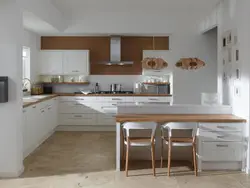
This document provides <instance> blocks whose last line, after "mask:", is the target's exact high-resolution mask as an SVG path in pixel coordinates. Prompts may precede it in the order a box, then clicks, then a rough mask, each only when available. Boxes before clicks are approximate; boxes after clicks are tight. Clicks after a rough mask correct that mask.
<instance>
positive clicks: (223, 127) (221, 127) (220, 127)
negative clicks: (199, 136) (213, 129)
mask: <svg viewBox="0 0 250 188" xmlns="http://www.w3.org/2000/svg"><path fill="white" fill-rule="evenodd" d="M217 128H218V129H226V128H228V127H227V126H220V125H219V126H217Z"/></svg>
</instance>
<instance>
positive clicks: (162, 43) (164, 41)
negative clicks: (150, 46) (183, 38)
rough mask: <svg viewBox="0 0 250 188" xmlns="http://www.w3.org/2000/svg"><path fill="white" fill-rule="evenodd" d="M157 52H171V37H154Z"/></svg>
mask: <svg viewBox="0 0 250 188" xmlns="http://www.w3.org/2000/svg"><path fill="white" fill-rule="evenodd" d="M154 43H155V46H154V47H155V50H169V37H154Z"/></svg>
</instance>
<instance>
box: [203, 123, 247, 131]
mask: <svg viewBox="0 0 250 188" xmlns="http://www.w3.org/2000/svg"><path fill="white" fill-rule="evenodd" d="M199 128H200V129H202V130H206V131H243V130H244V123H200V124H199Z"/></svg>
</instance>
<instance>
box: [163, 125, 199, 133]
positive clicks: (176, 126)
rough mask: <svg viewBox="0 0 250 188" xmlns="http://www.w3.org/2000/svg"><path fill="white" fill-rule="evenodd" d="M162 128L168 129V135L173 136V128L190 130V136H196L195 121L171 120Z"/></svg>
mask: <svg viewBox="0 0 250 188" xmlns="http://www.w3.org/2000/svg"><path fill="white" fill-rule="evenodd" d="M163 127H164V129H168V136H169V137H172V136H173V134H172V133H173V130H182V131H191V132H192V137H194V136H196V132H197V123H185V122H171V123H167V124H165V125H164V126H163Z"/></svg>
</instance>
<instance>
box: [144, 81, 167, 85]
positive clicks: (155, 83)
mask: <svg viewBox="0 0 250 188" xmlns="http://www.w3.org/2000/svg"><path fill="white" fill-rule="evenodd" d="M143 84H145V85H169V84H170V83H169V82H143Z"/></svg>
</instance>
